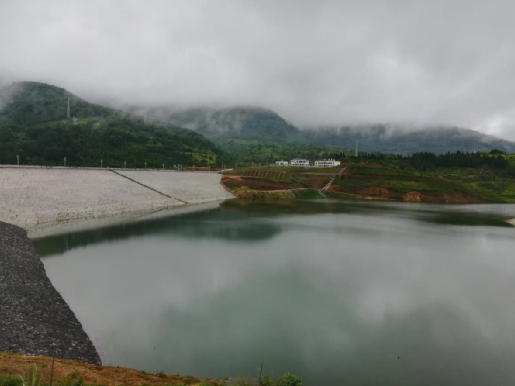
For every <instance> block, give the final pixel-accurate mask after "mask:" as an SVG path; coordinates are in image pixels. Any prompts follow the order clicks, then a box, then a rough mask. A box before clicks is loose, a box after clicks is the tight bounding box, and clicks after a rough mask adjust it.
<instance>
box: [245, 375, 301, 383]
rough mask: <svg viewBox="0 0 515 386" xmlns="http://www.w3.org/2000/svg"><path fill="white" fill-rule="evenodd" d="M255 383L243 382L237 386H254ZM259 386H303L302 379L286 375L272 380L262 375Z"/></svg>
mask: <svg viewBox="0 0 515 386" xmlns="http://www.w3.org/2000/svg"><path fill="white" fill-rule="evenodd" d="M255 385H257V383H250V382H246V381H244V380H240V381H239V382H238V386H255ZM259 385H260V386H304V384H303V383H302V378H301V377H300V376H298V375H295V374H291V373H286V374H284V375H283V376H281V377H279V378H273V377H271V376H269V375H266V374H262V376H261V382H260V383H259Z"/></svg>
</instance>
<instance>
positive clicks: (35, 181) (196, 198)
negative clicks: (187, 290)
mask: <svg viewBox="0 0 515 386" xmlns="http://www.w3.org/2000/svg"><path fill="white" fill-rule="evenodd" d="M220 180H221V175H220V174H216V173H196V172H174V171H145V170H142V171H129V170H116V173H114V172H113V171H111V170H108V169H73V168H22V167H17V168H16V167H12V168H6V167H4V168H0V221H4V222H7V223H11V224H15V225H18V226H21V227H23V228H25V229H27V230H29V233H30V229H31V228H34V227H37V226H40V225H41V224H50V223H56V222H69V221H73V220H84V219H100V218H107V217H116V216H125V215H127V214H147V213H153V212H157V211H160V210H164V209H172V208H176V207H179V206H183V205H186V204H197V203H204V202H212V201H217V200H224V199H228V198H233V197H234V196H232V195H231V194H230V193H229V192H227V191H226V190H225V189H224V187H223V186H222V185H221V184H220Z"/></svg>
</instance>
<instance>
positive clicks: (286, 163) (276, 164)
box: [275, 161, 290, 166]
mask: <svg viewBox="0 0 515 386" xmlns="http://www.w3.org/2000/svg"><path fill="white" fill-rule="evenodd" d="M289 164H290V163H289V162H288V161H275V166H288V165H289Z"/></svg>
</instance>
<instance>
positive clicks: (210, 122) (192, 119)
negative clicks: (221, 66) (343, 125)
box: [147, 107, 309, 145]
mask: <svg viewBox="0 0 515 386" xmlns="http://www.w3.org/2000/svg"><path fill="white" fill-rule="evenodd" d="M147 114H148V117H150V118H151V119H154V120H157V121H160V122H167V123H172V124H175V125H178V126H181V127H186V128H188V129H191V130H195V131H197V132H199V133H201V134H203V135H205V136H206V137H208V138H210V139H212V140H215V141H218V142H224V141H227V140H244V141H261V142H263V143H265V142H268V143H278V144H288V145H308V144H309V141H308V140H307V139H306V138H305V137H304V135H303V134H302V133H301V132H300V131H299V129H297V128H296V127H295V126H292V125H291V124H289V123H288V122H286V121H285V120H284V119H283V118H281V117H280V116H279V115H278V114H277V113H275V112H273V111H271V110H267V109H262V108H255V107H231V108H225V109H211V108H192V109H186V110H181V111H173V110H169V109H167V108H154V109H149V110H148V112H147Z"/></svg>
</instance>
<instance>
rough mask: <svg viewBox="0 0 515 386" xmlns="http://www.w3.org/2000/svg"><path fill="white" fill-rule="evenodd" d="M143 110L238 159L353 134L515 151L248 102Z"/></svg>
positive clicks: (400, 145)
mask: <svg viewBox="0 0 515 386" xmlns="http://www.w3.org/2000/svg"><path fill="white" fill-rule="evenodd" d="M140 114H141V113H140ZM147 116H148V117H150V118H151V119H153V120H156V121H159V122H167V123H173V124H176V125H179V126H181V127H186V128H188V129H191V130H195V131H197V132H199V133H201V134H203V135H205V136H206V137H208V138H209V139H211V140H213V141H214V142H215V143H217V144H218V145H220V146H221V147H222V148H223V149H225V150H227V151H230V152H232V153H233V154H234V155H235V156H236V157H238V158H240V161H252V162H267V161H268V159H269V158H270V157H271V158H272V159H281V158H284V157H289V156H290V154H292V153H297V154H298V155H297V156H302V157H305V156H307V155H309V154H311V153H318V152H319V151H318V150H317V149H326V150H328V149H329V150H330V149H332V150H335V151H343V150H347V151H354V149H355V146H356V141H357V140H358V141H359V149H360V151H364V152H381V153H391V154H403V155H408V154H414V153H417V152H431V153H434V154H442V153H447V152H455V151H469V152H473V151H482V152H488V151H490V150H493V149H500V150H503V151H505V152H508V153H513V152H515V143H514V142H510V141H507V140H503V139H500V138H496V137H493V136H489V135H486V134H483V133H480V132H477V131H473V130H468V129H463V128H458V127H442V126H427V127H422V128H420V127H418V128H411V127H409V126H406V127H402V128H400V127H393V126H389V125H361V126H334V127H307V128H302V129H299V128H297V127H295V126H293V125H291V124H290V123H288V122H287V121H286V120H284V119H283V118H282V117H281V116H279V115H278V114H277V113H275V112H273V111H271V110H267V109H261V108H249V107H232V108H225V109H212V108H190V109H186V110H179V111H177V110H174V109H172V108H152V109H148V110H147Z"/></svg>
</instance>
